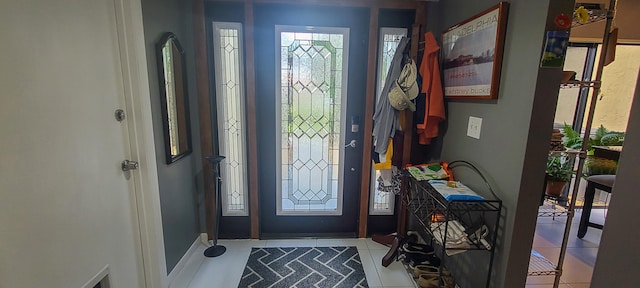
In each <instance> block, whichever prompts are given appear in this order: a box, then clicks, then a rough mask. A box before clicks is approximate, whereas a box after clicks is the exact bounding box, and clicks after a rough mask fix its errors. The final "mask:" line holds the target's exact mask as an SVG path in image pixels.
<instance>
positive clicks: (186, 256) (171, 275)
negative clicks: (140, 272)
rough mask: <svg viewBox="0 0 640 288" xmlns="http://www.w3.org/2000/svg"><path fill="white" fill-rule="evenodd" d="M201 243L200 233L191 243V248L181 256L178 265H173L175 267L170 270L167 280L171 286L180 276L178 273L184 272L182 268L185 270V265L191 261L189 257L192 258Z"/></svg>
mask: <svg viewBox="0 0 640 288" xmlns="http://www.w3.org/2000/svg"><path fill="white" fill-rule="evenodd" d="M200 244H201V241H200V235H198V237H197V238H196V240H194V241H193V243H192V244H191V247H189V250H187V252H186V253H184V255H182V258H180V261H178V264H176V266H175V267H173V269H171V272H169V275H168V276H167V282H168V283H169V287H172V286H173V281H174V280H175V279H176V278H177V277H178V275H180V273H182V270H184V267H185V265H186V264H187V262H188V261H189V258H191V256H192V255H193V254H194V253H196V250H197V249H198V247H199V246H200Z"/></svg>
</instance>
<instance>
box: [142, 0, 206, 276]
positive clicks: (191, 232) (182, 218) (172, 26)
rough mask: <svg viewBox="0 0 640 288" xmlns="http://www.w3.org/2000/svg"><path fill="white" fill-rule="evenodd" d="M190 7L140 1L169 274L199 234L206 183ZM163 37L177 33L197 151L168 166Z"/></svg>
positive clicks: (174, 0) (176, 0)
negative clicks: (159, 56)
mask: <svg viewBox="0 0 640 288" xmlns="http://www.w3.org/2000/svg"><path fill="white" fill-rule="evenodd" d="M191 5H192V2H191V1H180V0H143V1H142V16H143V21H144V23H143V24H144V38H145V44H146V50H147V66H148V71H149V88H150V92H151V106H152V113H153V123H154V127H153V132H154V138H155V147H156V160H157V163H158V182H159V186H160V206H161V213H162V228H163V233H164V246H165V256H166V260H167V273H169V272H170V271H171V270H172V269H173V268H174V267H175V265H176V264H177V263H178V261H180V258H182V256H183V255H184V254H185V252H187V250H188V249H189V247H190V246H191V244H192V243H193V241H194V240H195V239H196V238H197V237H198V235H199V234H200V224H199V220H198V219H199V216H198V214H199V212H198V211H199V209H198V203H200V201H199V200H200V199H201V198H202V196H201V195H202V188H201V184H200V183H201V182H202V181H201V180H202V179H201V177H202V163H201V158H202V156H201V149H200V133H199V125H198V106H197V103H198V98H197V94H196V78H195V76H196V75H195V74H196V70H195V62H194V40H193V37H194V35H193V18H192V9H191ZM164 32H173V33H174V34H176V36H177V37H178V40H179V41H180V44H181V45H182V47H183V49H184V51H185V56H186V59H187V61H186V63H187V78H188V89H189V92H188V94H189V95H188V96H189V110H190V113H191V115H190V120H191V121H190V122H191V142H192V146H193V152H192V153H191V154H190V155H188V156H187V157H184V158H182V159H180V160H178V161H177V162H174V163H173V164H170V165H167V164H166V159H165V146H164V145H165V143H164V134H163V127H162V113H161V110H160V105H161V104H160V103H161V102H160V97H161V96H160V95H159V93H160V86H159V85H160V84H159V79H158V68H157V65H158V64H157V60H156V47H155V45H156V43H157V42H158V41H159V40H160V37H161V36H162V34H163V33H164Z"/></svg>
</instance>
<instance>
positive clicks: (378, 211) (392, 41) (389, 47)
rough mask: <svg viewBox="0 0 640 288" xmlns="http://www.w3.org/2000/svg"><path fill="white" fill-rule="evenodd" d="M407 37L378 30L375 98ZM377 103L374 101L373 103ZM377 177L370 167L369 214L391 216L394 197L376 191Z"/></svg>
mask: <svg viewBox="0 0 640 288" xmlns="http://www.w3.org/2000/svg"><path fill="white" fill-rule="evenodd" d="M403 36H407V28H389V27H382V28H380V39H379V46H378V71H377V75H378V80H377V85H376V87H377V93H376V95H377V97H380V96H381V95H380V94H381V93H382V91H381V90H382V88H383V87H384V84H385V83H384V82H385V79H386V78H387V72H388V71H389V67H390V66H391V60H393V55H394V54H395V53H396V48H397V47H398V44H399V43H400V39H402V37H403ZM377 102H378V101H377V100H376V102H375V103H377ZM378 177H380V171H376V170H375V169H374V168H373V167H371V186H370V187H371V191H370V199H369V214H371V215H393V210H394V204H395V202H394V200H395V195H394V194H393V193H390V192H384V191H380V190H378V181H377V179H378Z"/></svg>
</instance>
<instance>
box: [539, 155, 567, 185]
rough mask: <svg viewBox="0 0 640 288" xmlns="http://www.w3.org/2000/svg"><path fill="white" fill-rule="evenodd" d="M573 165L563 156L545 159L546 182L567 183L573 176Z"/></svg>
mask: <svg viewBox="0 0 640 288" xmlns="http://www.w3.org/2000/svg"><path fill="white" fill-rule="evenodd" d="M572 164H573V163H572V162H571V161H569V159H568V158H567V157H565V156H558V155H552V156H549V158H548V159H547V169H546V170H545V173H546V174H547V180H549V181H557V182H569V181H570V180H571V176H572V175H573V165H572Z"/></svg>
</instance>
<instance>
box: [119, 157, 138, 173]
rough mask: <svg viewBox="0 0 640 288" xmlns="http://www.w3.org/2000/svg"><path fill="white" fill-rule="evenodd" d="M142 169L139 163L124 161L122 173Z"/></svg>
mask: <svg viewBox="0 0 640 288" xmlns="http://www.w3.org/2000/svg"><path fill="white" fill-rule="evenodd" d="M138 167H140V164H138V161H131V160H124V161H122V171H125V172H126V171H129V170H136V169H138Z"/></svg>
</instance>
